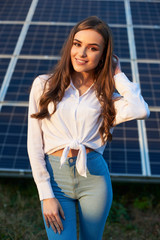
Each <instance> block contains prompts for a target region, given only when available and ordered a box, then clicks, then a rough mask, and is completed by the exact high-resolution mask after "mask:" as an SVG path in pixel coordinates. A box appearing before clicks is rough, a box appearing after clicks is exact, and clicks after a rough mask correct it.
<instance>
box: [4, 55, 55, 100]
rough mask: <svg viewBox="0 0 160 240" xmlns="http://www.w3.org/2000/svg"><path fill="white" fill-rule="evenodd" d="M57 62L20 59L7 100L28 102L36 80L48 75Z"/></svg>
mask: <svg viewBox="0 0 160 240" xmlns="http://www.w3.org/2000/svg"><path fill="white" fill-rule="evenodd" d="M55 62H56V61H51V60H31V59H19V60H18V62H17V65H16V68H15V71H14V73H13V76H12V79H11V82H10V85H9V88H8V91H7V94H6V97H5V100H8V101H28V96H29V91H30V87H31V85H32V82H33V80H34V78H35V77H36V76H38V75H40V74H46V73H48V72H49V70H50V69H51V68H52V67H53V66H54V64H55Z"/></svg>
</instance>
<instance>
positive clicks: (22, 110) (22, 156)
mask: <svg viewBox="0 0 160 240" xmlns="http://www.w3.org/2000/svg"><path fill="white" fill-rule="evenodd" d="M27 112H28V108H26V107H5V106H3V107H2V110H1V112H0V136H1V137H0V139H1V140H0V168H11V169H15V168H16V169H30V164H29V160H28V155H27V147H26V143H27Z"/></svg>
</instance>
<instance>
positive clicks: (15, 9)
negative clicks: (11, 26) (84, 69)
mask: <svg viewBox="0 0 160 240" xmlns="http://www.w3.org/2000/svg"><path fill="white" fill-rule="evenodd" d="M31 2H32V0H26V1H21V0H14V1H13V0H1V1H0V20H5V21H6V20H10V21H11V20H12V21H22V20H25V18H26V16H27V13H28V10H29V7H30V4H31Z"/></svg>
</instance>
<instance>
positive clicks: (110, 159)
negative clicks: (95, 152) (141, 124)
mask: <svg viewBox="0 0 160 240" xmlns="http://www.w3.org/2000/svg"><path fill="white" fill-rule="evenodd" d="M104 158H105V160H106V162H107V163H108V166H109V170H110V172H111V173H113V174H127V175H128V174H137V175H141V174H142V166H141V156H140V148H139V138H138V128H137V121H136V120H134V121H130V122H126V123H123V124H120V125H118V126H116V127H115V130H114V133H113V140H112V143H109V144H108V145H107V146H106V149H105V151H104Z"/></svg>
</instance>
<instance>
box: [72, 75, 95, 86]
mask: <svg viewBox="0 0 160 240" xmlns="http://www.w3.org/2000/svg"><path fill="white" fill-rule="evenodd" d="M93 79H94V78H93V74H91V73H87V72H84V73H78V72H74V73H73V74H72V81H73V83H74V84H77V85H78V86H80V85H90V84H92V83H93Z"/></svg>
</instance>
